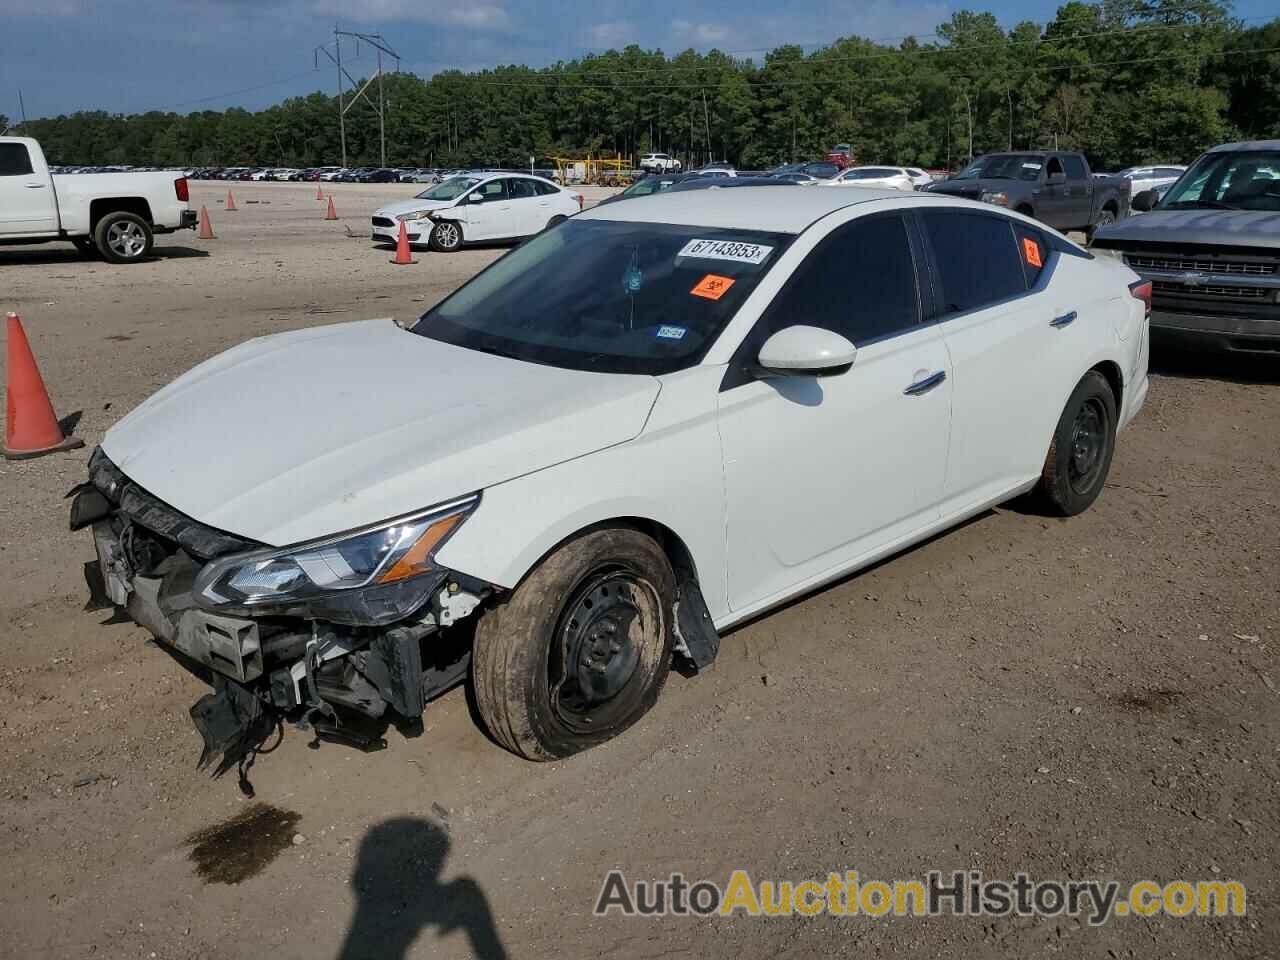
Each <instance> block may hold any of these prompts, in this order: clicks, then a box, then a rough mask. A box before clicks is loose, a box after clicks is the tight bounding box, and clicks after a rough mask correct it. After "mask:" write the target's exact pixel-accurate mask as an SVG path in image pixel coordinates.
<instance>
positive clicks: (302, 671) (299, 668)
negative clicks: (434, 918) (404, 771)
mask: <svg viewBox="0 0 1280 960" xmlns="http://www.w3.org/2000/svg"><path fill="white" fill-rule="evenodd" d="M72 495H74V500H73V501H72V506H71V528H72V529H73V530H79V529H83V528H85V527H90V528H91V529H92V531H93V538H94V545H95V549H96V552H97V560H96V561H95V562H93V563H91V564H87V565H86V578H87V580H88V582H89V586H90V592H91V594H92V595H93V596H94V597H96V598H98V599H100V600H101V601H103V602H105V603H109V604H111V605H114V606H117V607H121V608H123V609H124V610H125V611H126V612H127V613H128V615H129V616H130V618H132V619H133V620H134V621H135V622H136V623H138V624H139V625H141V626H143V627H145V628H146V629H147V630H149V631H150V632H151V633H152V634H153V635H154V636H155V638H156V639H157V640H158V641H160V642H161V644H163V645H164V646H165V648H166V649H167V650H168V651H169V652H171V653H172V654H173V655H174V656H175V658H176V659H178V660H179V661H180V662H181V663H183V664H184V666H186V667H188V668H189V669H191V670H192V672H194V673H196V674H197V675H198V676H200V677H201V678H202V679H204V680H205V681H206V682H207V683H209V684H210V685H211V686H212V687H213V688H214V689H213V693H211V694H208V695H206V696H205V697H203V698H201V700H200V701H199V702H197V703H196V704H195V705H194V706H193V707H192V709H191V717H192V720H193V721H194V722H195V724H196V727H197V729H199V731H200V733H201V735H202V736H203V738H204V750H203V753H202V756H201V760H200V763H201V766H205V765H214V773H215V775H219V774H221V773H223V772H225V771H226V770H228V769H230V767H231V766H233V765H236V764H241V765H242V773H243V763H244V762H245V760H246V758H247V759H248V760H249V761H250V762H251V760H252V757H253V754H254V753H255V752H256V751H257V750H258V748H259V747H260V746H261V745H262V744H263V742H264V741H265V740H266V738H267V737H268V736H270V734H271V732H272V731H273V730H274V729H275V728H276V727H277V725H278V724H279V722H280V720H281V718H284V717H291V718H294V719H297V720H298V721H299V722H302V723H305V724H309V725H310V726H311V727H313V728H314V729H315V731H316V732H317V734H320V735H325V736H329V737H335V738H341V739H346V740H349V741H354V742H356V743H358V744H360V745H364V746H368V745H369V741H370V738H369V737H368V736H367V735H366V734H357V733H355V729H356V727H358V726H360V725H361V724H360V723H359V722H358V721H359V720H360V718H364V719H366V720H372V721H380V720H385V719H389V715H388V711H392V712H394V714H397V715H398V716H399V717H401V718H403V719H405V720H407V721H410V722H414V721H419V720H420V718H421V716H422V713H423V710H424V708H425V705H426V702H427V700H428V699H429V698H431V697H433V696H435V695H438V694H439V693H442V692H443V691H445V690H447V689H449V688H450V687H452V686H453V685H455V684H456V683H458V682H460V681H461V680H462V679H463V678H464V677H465V675H466V671H467V667H468V663H469V659H470V647H469V643H467V642H465V640H464V639H463V638H462V637H461V636H457V637H455V636H452V634H454V633H456V631H451V630H448V629H445V628H447V627H449V626H451V625H452V624H453V623H454V622H455V621H457V620H461V619H463V618H464V617H466V616H467V615H469V614H470V613H471V612H472V611H473V610H474V609H475V608H476V606H477V605H479V604H480V603H481V602H482V601H483V600H484V599H485V598H486V597H487V596H489V595H490V594H491V593H493V592H494V590H495V588H494V587H492V586H491V585H489V584H486V583H483V582H480V581H476V580H473V579H471V578H468V577H465V576H462V575H460V574H456V573H454V572H453V571H449V570H443V569H441V570H433V571H431V572H429V573H425V574H420V575H418V576H416V577H414V578H413V580H412V581H411V584H410V585H411V588H412V589H414V590H416V591H420V592H421V596H422V598H423V600H422V603H420V604H417V605H416V607H415V610H414V613H413V614H412V616H409V617H406V618H405V619H403V620H400V621H398V622H395V623H391V624H388V625H380V626H372V625H360V624H343V623H333V622H327V621H325V620H321V619H309V618H305V617H300V616H279V615H274V616H273V615H262V616H248V617H245V616H234V615H228V614H223V613H216V612H212V611H210V610H207V609H204V608H203V607H201V606H200V605H198V603H197V602H196V599H195V583H196V578H197V576H198V575H199V574H200V571H201V570H202V569H204V568H205V567H206V566H207V565H208V564H210V563H211V562H213V561H217V560H219V559H221V558H225V557H228V556H232V555H236V554H241V553H246V552H250V551H254V550H260V549H262V548H263V545H262V544H258V543H254V542H252V541H249V540H246V539H244V538H241V537H238V536H235V535H233V534H228V533H225V532H223V531H220V530H215V529H213V528H210V527H207V526H204V525H203V524H201V523H199V522H198V521H195V520H193V519H192V518H190V517H187V516H185V515H183V514H181V513H180V512H178V511H177V510H175V509H173V508H172V507H170V506H168V505H167V504H165V503H163V502H161V501H160V500H158V499H156V498H155V497H153V496H152V495H151V494H149V493H147V491H145V490H143V489H142V488H141V487H139V486H138V485H137V484H136V483H134V482H133V481H131V480H130V479H129V478H128V477H126V476H125V475H124V474H123V473H122V472H121V471H120V470H119V469H118V468H117V467H116V466H115V465H114V464H113V463H111V461H110V460H109V459H108V458H107V456H106V455H105V454H104V453H103V451H102V450H101V449H99V450H97V451H95V452H94V454H93V457H92V458H91V460H90V464H89V482H88V483H85V484H82V485H80V486H79V487H77V488H76V489H75V490H74V491H72ZM406 583H407V584H408V583H409V582H408V581H406ZM237 612H238V611H237ZM429 637H430V638H431V639H432V642H431V643H430V644H424V642H423V641H424V640H426V639H427V638H429ZM424 657H425V659H424ZM344 718H346V719H344ZM353 720H354V721H357V722H355V723H353V722H352V721H353ZM365 725H367V724H365ZM243 785H244V781H243V778H242V786H243Z"/></svg>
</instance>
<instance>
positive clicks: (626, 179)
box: [551, 154, 635, 187]
mask: <svg viewBox="0 0 1280 960" xmlns="http://www.w3.org/2000/svg"><path fill="white" fill-rule="evenodd" d="M551 159H552V160H553V161H554V162H555V165H556V179H558V180H559V181H560V182H561V183H569V182H571V181H572V182H574V183H584V184H591V185H593V186H599V187H626V186H630V185H631V184H632V183H633V182H634V180H635V178H634V177H633V176H632V175H631V170H632V166H631V161H630V160H624V159H623V158H622V157H620V156H618V155H616V154H615V155H614V156H613V157H593V156H591V155H590V154H587V156H586V158H585V159H582V160H579V159H575V158H572V157H552V158H551Z"/></svg>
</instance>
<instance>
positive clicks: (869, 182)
mask: <svg viewBox="0 0 1280 960" xmlns="http://www.w3.org/2000/svg"><path fill="white" fill-rule="evenodd" d="M821 185H822V186H824V187H879V188H881V189H884V190H914V189H915V188H916V183H915V179H914V178H913V177H912V176H911V174H909V173H908V172H907V171H906V170H905V169H903V168H902V167H850V168H849V169H848V170H844V171H842V172H841V173H840V175H839V176H836V177H832V178H831V179H830V180H827V181H824V182H823V183H822V184H821Z"/></svg>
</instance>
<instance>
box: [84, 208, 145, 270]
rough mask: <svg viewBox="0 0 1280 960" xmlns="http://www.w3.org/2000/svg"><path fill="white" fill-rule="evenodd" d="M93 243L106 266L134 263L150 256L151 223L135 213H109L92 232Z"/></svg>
mask: <svg viewBox="0 0 1280 960" xmlns="http://www.w3.org/2000/svg"><path fill="white" fill-rule="evenodd" d="M93 243H94V246H95V247H97V249H98V253H99V254H101V256H102V259H104V260H106V261H107V262H108V263H137V262H138V261H140V260H145V259H147V257H149V256H151V247H152V245H153V244H154V243H155V237H154V236H152V233H151V224H149V223H147V221H145V220H143V219H142V218H141V217H140V216H138V215H137V214H136V213H127V212H125V211H123V210H117V211H116V212H114V213H108V214H107V215H106V216H104V217H103V218H102V219H101V220H99V221H98V225H97V226H96V227H94V229H93Z"/></svg>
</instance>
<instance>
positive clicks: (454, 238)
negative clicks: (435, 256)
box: [427, 220, 462, 253]
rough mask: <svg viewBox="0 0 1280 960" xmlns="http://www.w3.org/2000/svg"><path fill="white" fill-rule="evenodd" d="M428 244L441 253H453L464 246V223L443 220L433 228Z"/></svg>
mask: <svg viewBox="0 0 1280 960" xmlns="http://www.w3.org/2000/svg"><path fill="white" fill-rule="evenodd" d="M427 246H428V247H429V248H430V249H432V250H435V251H437V252H439V253H453V252H454V251H455V250H459V249H461V248H462V224H460V223H455V222H454V221H452V220H441V221H439V222H438V223H437V224H436V225H435V226H433V227H432V228H431V236H430V237H428V238H427Z"/></svg>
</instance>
